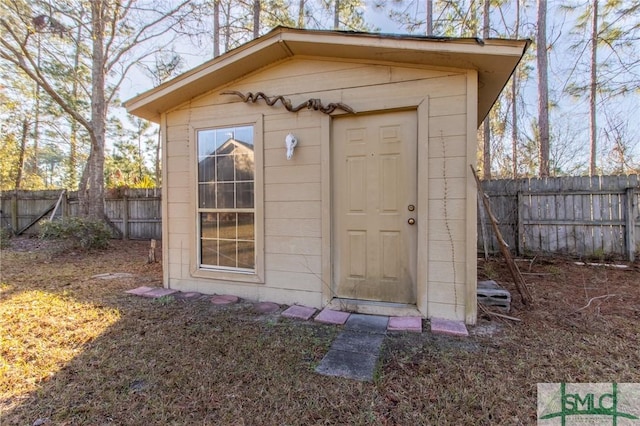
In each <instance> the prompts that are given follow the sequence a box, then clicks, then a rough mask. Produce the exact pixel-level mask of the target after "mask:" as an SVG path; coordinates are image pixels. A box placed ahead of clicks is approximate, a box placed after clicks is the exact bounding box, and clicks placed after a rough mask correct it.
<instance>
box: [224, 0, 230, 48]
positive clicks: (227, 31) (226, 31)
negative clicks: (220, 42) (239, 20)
mask: <svg viewBox="0 0 640 426" xmlns="http://www.w3.org/2000/svg"><path fill="white" fill-rule="evenodd" d="M226 6H227V7H226V9H225V15H226V24H225V26H224V51H225V52H228V51H229V48H230V47H231V25H229V17H230V16H231V2H227V4H226Z"/></svg>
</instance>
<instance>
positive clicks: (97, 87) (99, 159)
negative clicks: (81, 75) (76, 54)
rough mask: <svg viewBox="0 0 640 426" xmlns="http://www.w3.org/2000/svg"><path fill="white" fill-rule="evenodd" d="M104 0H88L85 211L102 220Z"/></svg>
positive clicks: (104, 99)
mask: <svg viewBox="0 0 640 426" xmlns="http://www.w3.org/2000/svg"><path fill="white" fill-rule="evenodd" d="M106 6H107V5H106V2H105V1H104V0H97V1H92V2H91V20H92V27H93V34H92V36H93V37H92V39H93V42H92V54H93V63H92V68H91V124H92V132H91V155H90V157H89V159H90V162H89V165H90V169H89V171H90V173H89V176H88V182H87V184H88V191H87V198H88V200H87V215H88V216H89V217H90V218H92V219H97V220H102V219H103V218H104V217H105V213H104V143H105V133H106V126H105V125H106V115H107V114H106V108H107V106H106V102H105V101H106V97H105V55H104V28H105V19H106V18H105V16H104V15H105V9H106Z"/></svg>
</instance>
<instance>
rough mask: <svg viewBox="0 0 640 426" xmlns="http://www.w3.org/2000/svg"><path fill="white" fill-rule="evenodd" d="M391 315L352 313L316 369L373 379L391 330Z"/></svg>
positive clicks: (319, 371)
mask: <svg viewBox="0 0 640 426" xmlns="http://www.w3.org/2000/svg"><path fill="white" fill-rule="evenodd" d="M388 322H389V318H388V317H382V316H377V315H362V314H351V315H350V316H349V319H348V320H347V321H346V325H345V330H344V331H343V332H342V333H340V334H339V335H338V337H336V340H334V342H333V344H332V345H331V348H330V349H329V352H327V354H326V355H325V357H324V358H323V359H322V361H320V364H318V367H316V372H317V373H319V374H323V375H325V376H336V377H344V378H347V379H354V380H360V381H372V380H373V373H374V372H375V369H376V365H377V363H378V357H379V356H380V348H381V347H382V342H383V341H384V337H385V333H386V331H387V324H388Z"/></svg>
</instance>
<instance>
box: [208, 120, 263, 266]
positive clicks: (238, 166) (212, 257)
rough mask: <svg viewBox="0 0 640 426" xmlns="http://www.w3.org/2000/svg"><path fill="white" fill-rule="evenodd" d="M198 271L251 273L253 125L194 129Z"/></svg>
mask: <svg viewBox="0 0 640 426" xmlns="http://www.w3.org/2000/svg"><path fill="white" fill-rule="evenodd" d="M197 144H198V214H199V229H200V266H202V267H214V268H219V269H228V268H230V269H236V270H245V271H253V270H255V206H254V181H255V180H254V179H255V177H254V176H255V160H254V141H253V126H238V127H226V128H220V129H207V130H199V131H198V132H197Z"/></svg>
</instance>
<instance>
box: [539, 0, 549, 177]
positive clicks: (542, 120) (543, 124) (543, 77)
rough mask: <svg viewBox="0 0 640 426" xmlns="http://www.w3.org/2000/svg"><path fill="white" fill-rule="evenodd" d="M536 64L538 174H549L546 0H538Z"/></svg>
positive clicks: (541, 175) (543, 175)
mask: <svg viewBox="0 0 640 426" xmlns="http://www.w3.org/2000/svg"><path fill="white" fill-rule="evenodd" d="M536 44H537V47H536V56H537V65H538V128H539V138H540V149H539V155H538V159H539V162H540V165H539V167H540V169H539V176H540V177H547V176H549V82H548V78H547V70H548V66H549V64H548V59H547V0H538V35H537V37H536Z"/></svg>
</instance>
